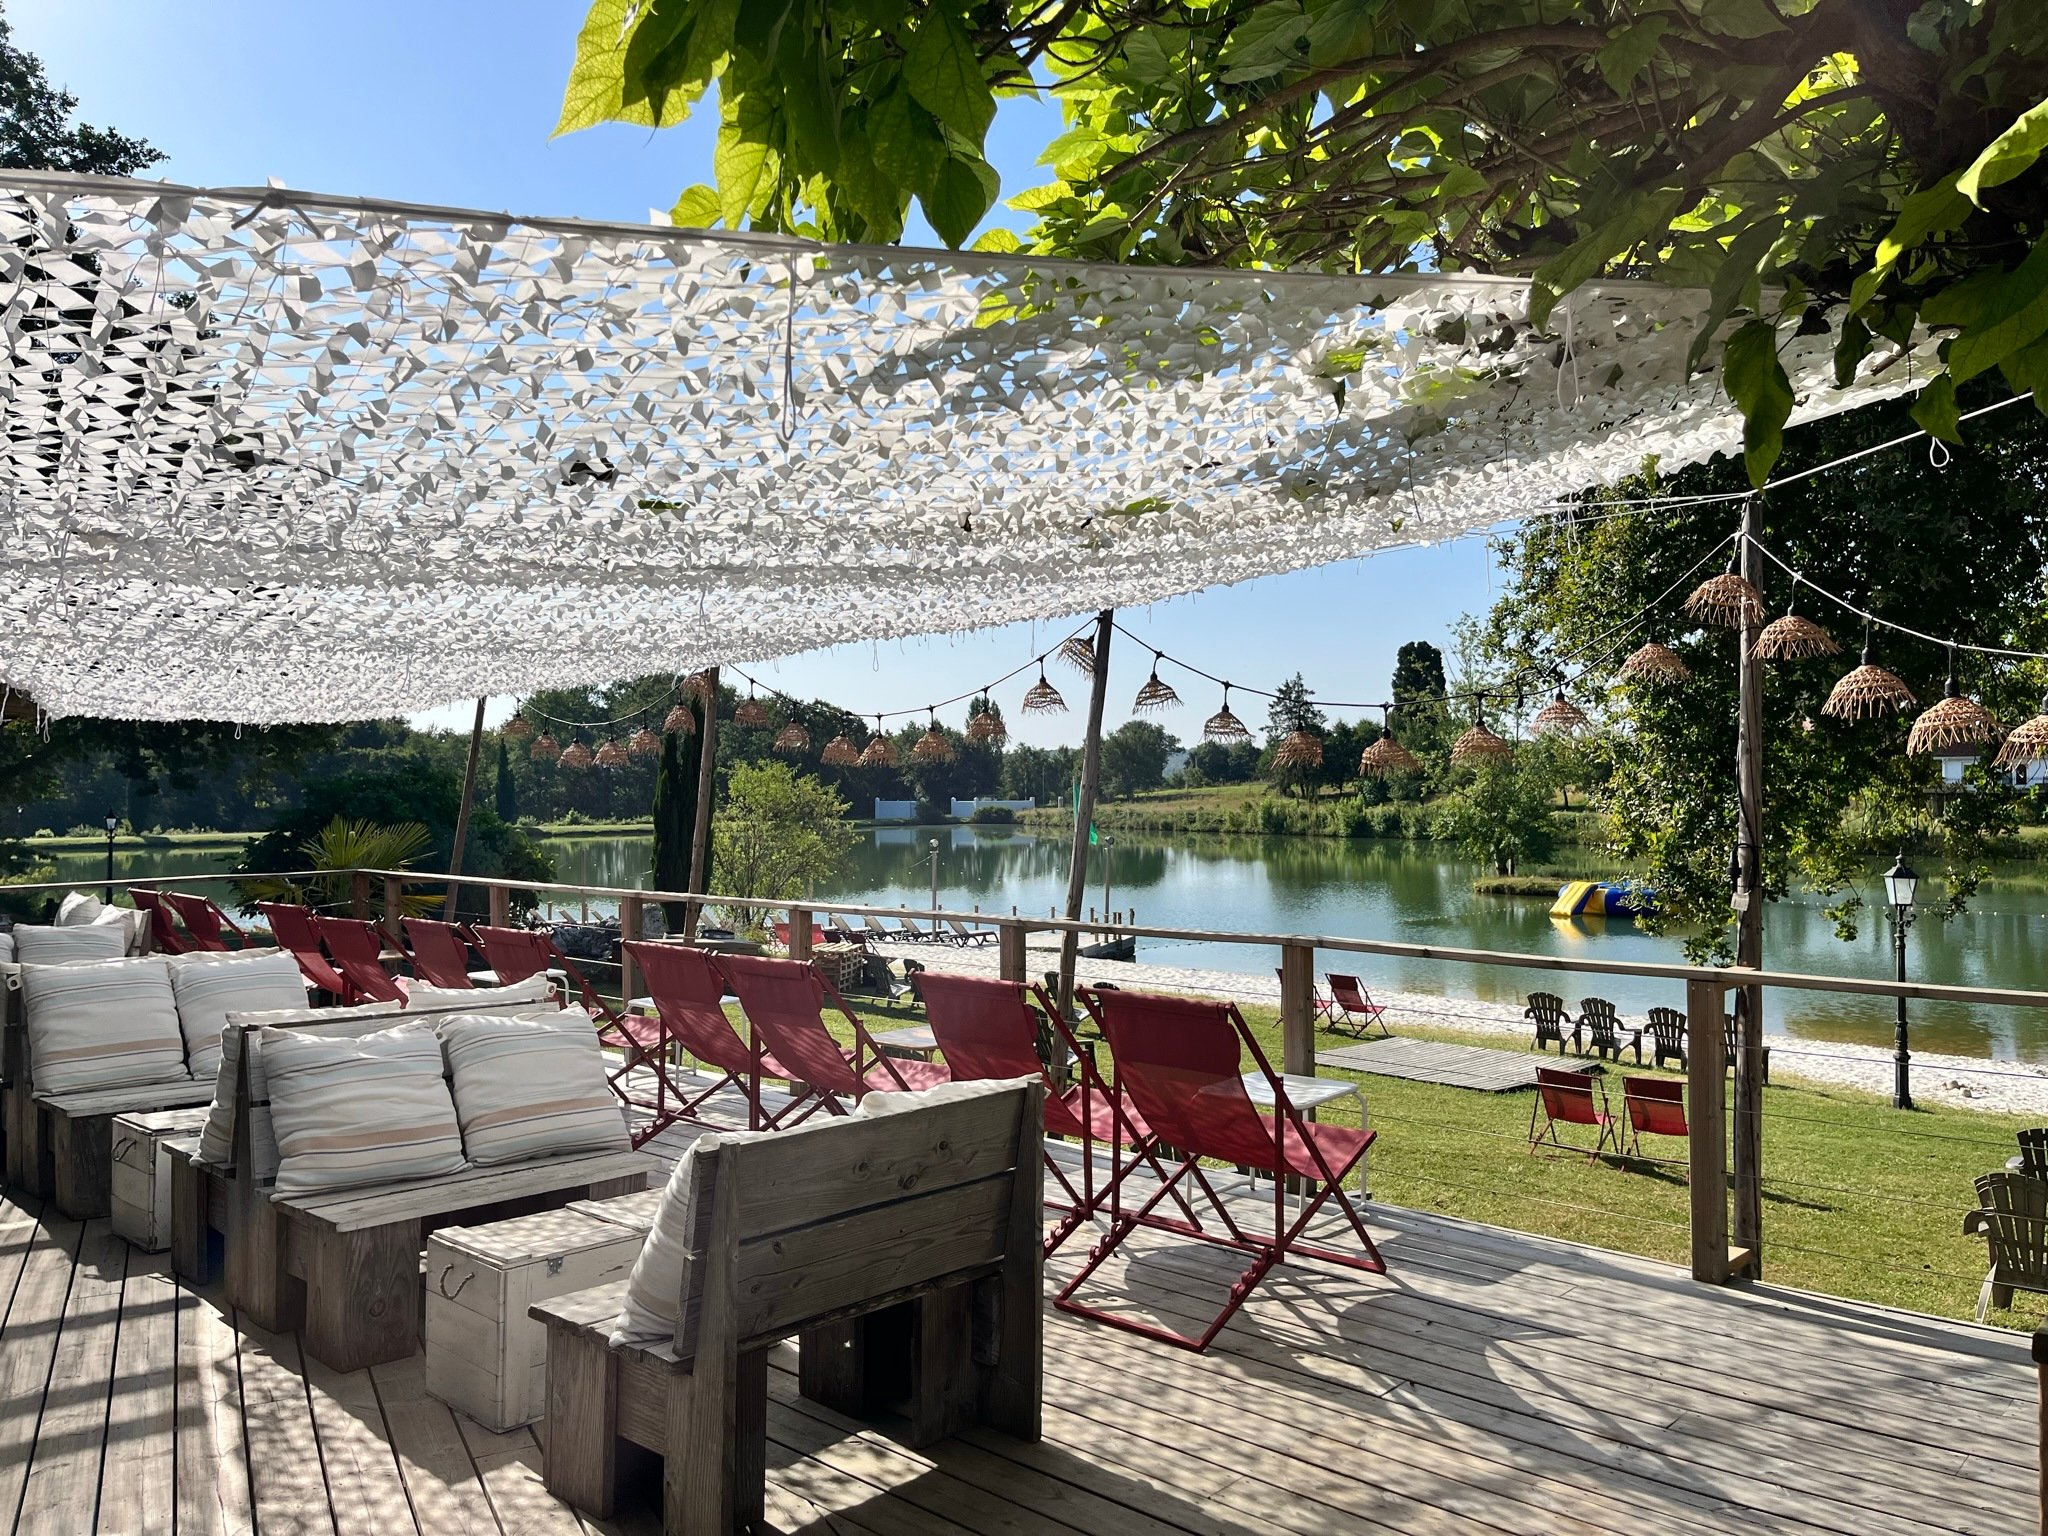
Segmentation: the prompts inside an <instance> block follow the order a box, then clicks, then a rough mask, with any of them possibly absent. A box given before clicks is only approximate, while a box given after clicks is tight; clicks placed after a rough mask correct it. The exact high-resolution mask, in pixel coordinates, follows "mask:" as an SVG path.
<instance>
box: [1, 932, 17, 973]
mask: <svg viewBox="0 0 2048 1536" xmlns="http://www.w3.org/2000/svg"><path fill="white" fill-rule="evenodd" d="M12 964H14V934H13V932H12V931H11V930H10V931H9V932H6V933H0V965H12Z"/></svg>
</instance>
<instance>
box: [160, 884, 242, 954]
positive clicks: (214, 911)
mask: <svg viewBox="0 0 2048 1536" xmlns="http://www.w3.org/2000/svg"><path fill="white" fill-rule="evenodd" d="M163 902H164V905H165V906H167V907H169V908H170V909H171V910H172V911H173V912H175V913H177V915H178V921H179V922H181V923H183V924H184V925H185V932H186V933H188V934H190V935H191V936H192V943H193V945H194V946H195V947H196V948H199V949H208V950H217V951H225V950H227V949H230V948H237V949H247V948H248V947H249V935H248V934H247V933H246V932H244V931H243V928H242V925H241V924H240V923H238V922H236V921H235V920H234V919H233V918H232V917H229V916H228V914H227V913H226V912H224V911H222V910H221V909H220V907H219V906H217V905H216V904H215V903H213V902H211V901H209V900H208V899H207V898H206V897H204V896H194V895H191V894H188V893H187V892H184V891H165V892H164V893H163ZM230 933H232V934H233V935H234V936H235V942H234V944H233V945H230V944H229V943H228V941H227V937H226V935H227V934H230Z"/></svg>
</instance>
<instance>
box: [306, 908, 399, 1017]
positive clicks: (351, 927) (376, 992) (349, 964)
mask: <svg viewBox="0 0 2048 1536" xmlns="http://www.w3.org/2000/svg"><path fill="white" fill-rule="evenodd" d="M313 931H314V932H315V933H317V934H319V935H320V942H321V943H322V944H324V945H326V946H327V953H328V954H329V955H330V956H332V957H333V959H334V968H335V969H336V970H337V971H339V972H341V978H342V980H343V981H344V982H346V983H347V984H348V990H347V991H346V992H345V993H344V994H343V997H342V1001H343V1002H347V1003H402V1002H404V1001H405V988H404V987H402V986H400V985H399V984H398V982H397V981H396V980H395V979H393V977H392V975H391V973H390V972H389V971H387V970H385V969H384V958H383V957H384V930H383V929H381V928H379V927H378V926H377V925H376V924H375V923H366V922H364V921H363V920H362V919H361V918H355V917H316V918H314V919H313Z"/></svg>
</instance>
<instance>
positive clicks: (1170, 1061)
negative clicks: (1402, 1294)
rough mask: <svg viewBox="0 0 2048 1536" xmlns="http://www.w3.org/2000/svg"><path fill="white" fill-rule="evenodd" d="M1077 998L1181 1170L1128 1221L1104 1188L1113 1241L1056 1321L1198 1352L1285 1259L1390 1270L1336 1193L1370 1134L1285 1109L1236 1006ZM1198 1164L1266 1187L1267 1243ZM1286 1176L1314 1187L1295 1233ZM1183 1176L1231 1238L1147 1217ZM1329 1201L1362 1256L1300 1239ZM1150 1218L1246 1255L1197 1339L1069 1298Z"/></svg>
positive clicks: (1117, 996) (1121, 1080) (1127, 995)
mask: <svg viewBox="0 0 2048 1536" xmlns="http://www.w3.org/2000/svg"><path fill="white" fill-rule="evenodd" d="M1079 996H1080V998H1081V1002H1082V1005H1083V1006H1084V1007H1086V1008H1087V1010H1088V1012H1089V1013H1090V1014H1092V1015H1093V1016H1094V1018H1095V1022H1096V1023H1097V1024H1098V1025H1099V1026H1101V1029H1102V1033H1103V1037H1104V1038H1105V1039H1106V1040H1108V1041H1109V1048H1110V1052H1111V1054H1112V1056H1113V1057H1114V1059H1115V1063H1116V1081H1117V1086H1118V1088H1119V1089H1120V1090H1121V1091H1123V1092H1125V1093H1127V1094H1128V1095H1129V1096H1130V1098H1131V1100H1132V1101H1133V1102H1134V1103H1135V1104H1136V1105H1137V1107H1138V1111H1139V1113H1140V1114H1142V1115H1143V1116H1144V1117H1145V1120H1146V1123H1147V1124H1148V1125H1149V1126H1150V1128H1151V1129H1152V1130H1153V1131H1155V1132H1156V1133H1157V1134H1158V1136H1159V1138H1160V1140H1161V1141H1163V1142H1165V1143H1166V1144H1167V1145H1168V1146H1170V1147H1172V1148H1173V1149H1174V1155H1175V1156H1177V1157H1179V1158H1180V1160H1181V1161H1180V1165H1179V1167H1177V1168H1175V1169H1174V1170H1173V1173H1172V1175H1171V1176H1170V1177H1169V1178H1168V1179H1167V1180H1166V1182H1164V1183H1163V1184H1161V1185H1160V1187H1159V1188H1158V1189H1157V1190H1156V1191H1155V1192H1154V1193H1153V1194H1152V1195H1151V1197H1150V1198H1149V1199H1147V1200H1146V1202H1145V1203H1144V1205H1142V1206H1141V1207H1140V1208H1139V1209H1138V1212H1137V1214H1136V1215H1135V1216H1130V1215H1126V1214H1124V1212H1123V1211H1122V1209H1121V1206H1120V1203H1119V1202H1118V1200H1117V1198H1116V1191H1117V1189H1118V1187H1119V1186H1118V1185H1115V1184H1112V1186H1111V1215H1110V1228H1109V1234H1108V1236H1106V1237H1104V1238H1103V1239H1102V1241H1101V1242H1099V1243H1097V1244H1096V1245H1095V1247H1094V1249H1093V1250H1092V1251H1091V1252H1090V1253H1089V1255H1088V1262H1087V1263H1086V1264H1084V1265H1082V1266H1081V1270H1080V1273H1079V1274H1077V1275H1075V1276H1074V1278H1073V1279H1072V1280H1070V1281H1068V1282H1067V1284H1066V1286H1065V1287H1064V1288H1063V1289H1062V1290H1061V1291H1060V1293H1059V1294H1058V1295H1057V1296H1056V1297H1054V1298H1053V1301H1054V1305H1056V1306H1057V1307H1059V1309H1060V1310H1061V1311H1063V1312H1072V1313H1075V1314H1077V1315H1078V1316H1081V1317H1092V1318H1094V1319H1096V1320H1097V1321H1099V1322H1105V1323H1108V1324H1109V1325H1110V1326H1112V1327H1115V1328H1123V1329H1126V1330H1128V1331H1129V1332H1132V1333H1137V1334H1142V1335H1144V1336H1145V1337H1146V1338H1151V1339H1158V1340H1160V1341H1161V1342H1163V1343H1167V1344H1177V1345H1179V1346H1180V1347H1181V1348H1183V1349H1193V1350H1203V1349H1207V1348H1208V1347H1209V1342H1210V1340H1212V1339H1214V1338H1215V1337H1216V1335H1217V1334H1218V1333H1219V1332H1220V1331H1221V1330H1222V1328H1223V1325H1224V1324H1225V1323H1228V1322H1229V1321H1230V1319H1231V1318H1232V1317H1233V1316H1234V1315H1236V1312H1237V1309H1238V1308H1239V1307H1241V1306H1243V1305H1244V1303H1245V1300H1246V1298H1248V1297H1249V1296H1250V1295H1251V1293H1252V1292H1253V1290H1254V1289H1256V1288H1257V1286H1258V1284H1259V1282H1260V1281H1261V1280H1263V1279H1264V1278H1265V1277H1266V1272H1267V1271H1268V1270H1270V1269H1271V1268H1272V1267H1273V1266H1274V1265H1275V1264H1278V1263H1280V1262H1281V1261H1282V1260H1283V1259H1286V1258H1289V1257H1291V1256H1295V1255H1299V1256H1301V1257H1303V1258H1312V1259H1320V1260H1323V1261H1324V1262H1326V1263H1331V1264H1341V1265H1343V1266H1344V1267H1345V1268H1347V1269H1361V1270H1365V1271H1368V1272H1369V1273H1372V1274H1385V1273H1386V1270H1387V1266H1386V1261H1385V1260H1384V1259H1382V1258H1381V1257H1380V1251H1379V1249H1378V1248H1377V1247H1375V1246H1374V1245H1373V1240H1372V1235H1371V1234H1370V1233H1368V1232H1367V1231H1366V1230H1365V1222H1364V1221H1363V1220H1361V1219H1360V1217H1359V1214H1358V1210H1357V1207H1355V1206H1354V1205H1352V1203H1351V1199H1350V1197H1349V1196H1348V1195H1346V1194H1345V1193H1344V1188H1343V1184H1344V1180H1345V1178H1346V1177H1347V1176H1348V1175H1349V1174H1350V1172H1351V1170H1352V1169H1354V1168H1356V1167H1357V1166H1358V1161H1359V1159H1360V1158H1362V1157H1364V1156H1365V1152H1366V1148H1368V1147H1370V1146H1371V1145H1372V1143H1373V1139H1374V1133H1373V1132H1372V1131H1368V1130H1360V1129H1356V1128H1353V1127H1351V1126H1342V1125H1312V1124H1310V1123H1309V1122H1308V1121H1306V1120H1304V1119H1303V1118H1302V1117H1301V1113H1300V1111H1299V1110H1297V1109H1295V1108H1294V1106H1293V1105H1292V1104H1290V1103H1289V1102H1288V1100H1287V1086H1286V1084H1285V1083H1284V1082H1283V1081H1282V1080H1281V1079H1280V1078H1279V1077H1278V1076H1276V1075H1275V1074H1274V1071H1273V1068H1272V1066H1271V1064H1270V1063H1268V1062H1267V1060H1266V1053H1265V1052H1264V1051H1262V1050H1260V1049H1259V1042H1258V1041H1257V1040H1256V1039H1254V1038H1253V1036H1252V1032H1251V1030H1250V1028H1249V1027H1248V1026H1247V1025H1246V1024H1245V1021H1244V1015H1243V1014H1241V1013H1239V1012H1238V1011H1237V1005H1236V1004H1235V1003H1229V1002H1222V1003H1218V1002H1210V1001H1207V1000H1205V999H1202V998H1193V997H1162V996H1157V995H1155V994H1151V993H1144V992H1101V991H1098V990H1096V989H1095V988H1092V987H1084V988H1081V989H1079ZM1240 1047H1242V1048H1243V1049H1248V1050H1249V1051H1250V1052H1251V1057H1252V1061H1253V1062H1254V1063H1255V1064H1256V1066H1257V1068H1258V1073H1259V1075H1260V1076H1262V1077H1264V1078H1265V1080H1266V1084H1267V1087H1268V1088H1269V1090H1270V1091H1271V1093H1272V1095H1273V1105H1274V1108H1273V1112H1272V1113H1271V1114H1267V1113H1264V1112H1263V1111H1261V1110H1260V1109H1259V1108H1258V1107H1257V1106H1256V1105H1255V1104H1253V1103H1252V1100H1251V1095H1250V1094H1248V1093H1246V1092H1245V1086H1244V1080H1243V1078H1242V1076H1240V1068H1241V1067H1242V1066H1243V1053H1242V1050H1241V1049H1240ZM1203 1158H1211V1159H1214V1160H1217V1161H1221V1162H1224V1163H1230V1164H1235V1165H1237V1166H1239V1167H1242V1168H1250V1169H1254V1170H1256V1171H1258V1172H1261V1173H1264V1174H1267V1175H1268V1176H1270V1177H1271V1178H1272V1180H1273V1230H1272V1234H1271V1235H1270V1236H1268V1235H1266V1234H1265V1233H1247V1232H1246V1231H1245V1230H1244V1228H1242V1227H1241V1226H1239V1224H1238V1222H1237V1219H1236V1218H1235V1217H1234V1216H1232V1215H1231V1213H1230V1210H1229V1207H1227V1206H1226V1205H1225V1204H1224V1203H1223V1200H1222V1198H1221V1197H1220V1196H1219V1195H1218V1194H1217V1193H1216V1189H1215V1186H1214V1185H1212V1184H1211V1183H1210V1182H1209V1176H1208V1174H1207V1173H1205V1172H1204V1171H1203V1169H1202V1166H1201V1159H1203ZM1286 1174H1292V1175H1295V1176H1296V1177H1298V1178H1300V1179H1302V1180H1304V1181H1306V1182H1308V1183H1311V1184H1313V1185H1315V1186H1316V1192H1315V1193H1314V1195H1312V1196H1311V1197H1310V1198H1309V1199H1308V1200H1307V1202H1306V1203H1305V1204H1304V1205H1303V1207H1302V1210H1301V1212H1300V1214H1299V1215H1297V1216H1296V1217H1295V1219H1294V1221H1293V1223H1292V1224H1291V1225H1290V1224H1289V1223H1288V1220H1287V1180H1286V1178H1284V1177H1283V1175H1286ZM1188 1179H1191V1180H1193V1181H1194V1183H1195V1184H1196V1185H1197V1186H1198V1187H1199V1188H1200V1190H1201V1192H1202V1194H1203V1195H1204V1196H1205V1197H1206V1198H1207V1199H1208V1202H1209V1205H1210V1206H1211V1208H1212V1209H1214V1211H1215V1212H1216V1215H1217V1217H1218V1219H1219V1220H1221V1222H1222V1224H1223V1227H1224V1230H1225V1231H1226V1232H1227V1233H1228V1234H1229V1235H1228V1236H1227V1237H1222V1236H1218V1235H1217V1234H1215V1233H1213V1232H1210V1231H1208V1230H1207V1229H1205V1228H1204V1227H1202V1226H1201V1225H1200V1224H1199V1223H1190V1224H1186V1225H1183V1224H1181V1223H1177V1222H1173V1221H1169V1220H1163V1219H1162V1218H1159V1217H1156V1216H1154V1215H1153V1211H1154V1209H1155V1208H1156V1207H1157V1206H1158V1204H1159V1202H1160V1201H1161V1200H1163V1199H1165V1198H1166V1197H1167V1195H1168V1194H1169V1193H1171V1192H1173V1191H1175V1190H1176V1189H1178V1188H1179V1186H1180V1184H1181V1182H1182V1181H1183V1180H1188ZM1333 1200H1334V1201H1335V1202H1336V1205H1337V1207H1338V1209H1339V1211H1341V1212H1342V1214H1343V1216H1344V1217H1345V1219H1346V1220H1347V1221H1348V1222H1349V1223H1350V1225H1351V1230H1352V1231H1353V1233H1355V1234H1356V1235H1357V1238H1358V1241H1359V1243H1360V1244H1361V1245H1362V1246H1363V1248H1364V1252H1363V1253H1345V1252H1340V1251H1338V1250H1337V1249H1334V1248H1328V1247H1324V1246H1322V1245H1321V1244H1310V1243H1304V1242H1303V1241H1301V1236H1302V1233H1304V1232H1305V1231H1307V1229H1308V1225H1309V1223H1310V1222H1311V1221H1313V1220H1315V1218H1316V1217H1317V1215H1319V1214H1320V1213H1321V1211H1322V1209H1323V1207H1324V1205H1325V1204H1326V1203H1327V1202H1330V1201H1333ZM1147 1221H1149V1222H1151V1223H1153V1224H1156V1225H1162V1226H1166V1227H1169V1228H1172V1229H1175V1230H1180V1231H1184V1232H1186V1233H1187V1234H1188V1235H1190V1236H1194V1237H1199V1238H1202V1239H1204V1240H1205V1241H1208V1242H1212V1243H1220V1244H1222V1245H1223V1246H1225V1247H1230V1248H1235V1249H1237V1250H1239V1251H1240V1252H1242V1253H1248V1254H1251V1255H1252V1262H1251V1264H1250V1266H1249V1267H1248V1268H1246V1270H1245V1271H1244V1273H1243V1274H1241V1275H1240V1276H1238V1278H1237V1280H1236V1282H1235V1283H1234V1284H1233V1285H1232V1286H1231V1287H1230V1295H1229V1298H1228V1299H1227V1300H1226V1301H1225V1302H1224V1304H1223V1309H1222V1310H1221V1311H1220V1312H1218V1313H1217V1314H1216V1316H1215V1318H1214V1319H1213V1320H1212V1321H1211V1322H1210V1323H1209V1325H1208V1327H1207V1328H1205V1329H1204V1330H1203V1331H1202V1332H1201V1333H1199V1334H1185V1333H1176V1332H1174V1331H1173V1330H1171V1329H1169V1328H1163V1327H1160V1326H1158V1325H1156V1324H1152V1323H1145V1322H1140V1321H1138V1320H1137V1319H1135V1318H1131V1317H1125V1316H1121V1315H1119V1314H1117V1313H1113V1312H1107V1311H1104V1310H1102V1309H1101V1308H1098V1307H1090V1306H1085V1305H1083V1304H1082V1303H1080V1302H1077V1301H1075V1300H1074V1299H1073V1297H1074V1293H1075V1292H1076V1291H1078V1290H1079V1289H1080V1288H1081V1287H1082V1286H1083V1285H1085V1284H1086V1283H1087V1281H1088V1279H1089V1277H1090V1276H1091V1275H1093V1274H1094V1273H1095V1271H1096V1270H1097V1269H1098V1268H1100V1267H1101V1265H1102V1264H1103V1262H1104V1261H1105V1260H1106V1259H1108V1258H1109V1256H1110V1255H1111V1254H1112V1253H1114V1252H1115V1251H1116V1250H1117V1248H1118V1247H1119V1246H1120V1245H1121V1244H1122V1243H1123V1241H1124V1239H1125V1238H1127V1237H1129V1236H1130V1235H1131V1233H1132V1232H1133V1231H1134V1230H1136V1228H1137V1227H1138V1225H1139V1224H1140V1223H1141V1222H1147Z"/></svg>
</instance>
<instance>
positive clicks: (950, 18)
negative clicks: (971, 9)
mask: <svg viewBox="0 0 2048 1536" xmlns="http://www.w3.org/2000/svg"><path fill="white" fill-rule="evenodd" d="M903 83H904V84H905V85H906V86H908V87H909V89H910V94H911V95H912V96H913V97H915V98H916V99H917V103H918V105H919V106H921V107H923V108H924V109H925V110H926V111H927V112H929V113H931V115H932V116H933V117H936V118H937V119H938V120H939V122H940V123H941V124H943V125H944V126H945V127H948V128H951V129H952V130H953V131H954V132H955V133H958V134H960V135H961V136H962V137H964V138H966V139H968V140H970V141H971V142H973V143H975V144H979V143H980V142H981V139H982V135H983V134H985V133H986V132H988V125H989V123H990V121H991V120H993V119H994V117H995V115H996V98H995V93H994V92H993V91H991V90H990V89H989V86H988V78H987V77H986V76H985V75H984V74H983V73H982V70H981V60H980V59H979V58H978V57H976V55H975V52H974V43H973V40H972V39H970V38H969V37H968V35H967V30H966V28H964V27H963V26H961V25H960V18H959V17H958V16H956V15H954V14H953V12H952V11H951V10H949V9H948V8H947V6H946V5H945V4H943V3H941V4H936V5H933V6H932V7H931V9H929V10H928V11H926V12H925V13H924V17H923V19H922V20H920V21H919V22H918V24H917V30H916V31H915V32H913V33H911V35H910V42H909V45H908V46H907V48H906V49H905V50H904V56H903Z"/></svg>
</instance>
